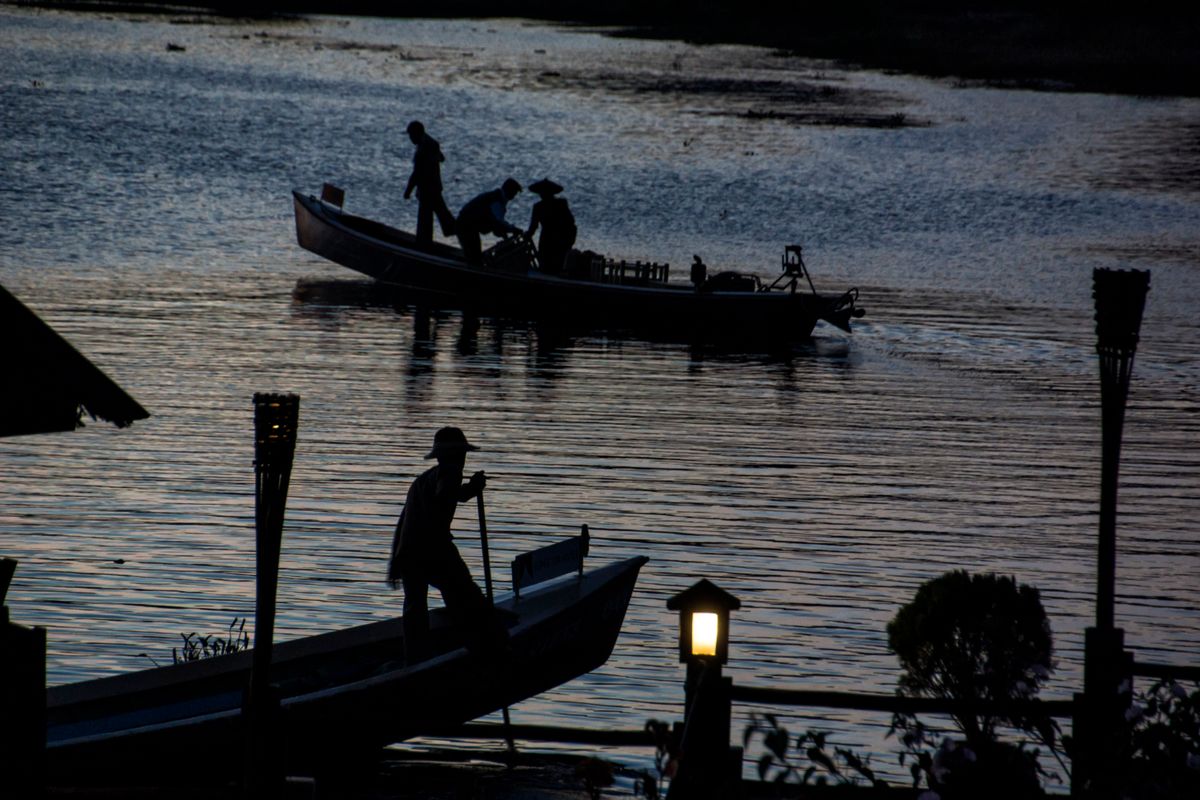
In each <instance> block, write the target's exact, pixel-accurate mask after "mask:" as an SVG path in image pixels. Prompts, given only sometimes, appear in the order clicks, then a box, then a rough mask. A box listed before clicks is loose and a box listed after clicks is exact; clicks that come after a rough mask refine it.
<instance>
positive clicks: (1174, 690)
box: [1171, 683, 1188, 700]
mask: <svg viewBox="0 0 1200 800" xmlns="http://www.w3.org/2000/svg"><path fill="white" fill-rule="evenodd" d="M1171 694H1173V695H1175V697H1176V699H1178V700H1187V696H1188V693H1187V689H1185V688H1183V687H1182V686H1180V685H1179V684H1178V683H1173V684H1171Z"/></svg>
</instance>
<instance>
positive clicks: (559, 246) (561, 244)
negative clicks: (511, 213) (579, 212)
mask: <svg viewBox="0 0 1200 800" xmlns="http://www.w3.org/2000/svg"><path fill="white" fill-rule="evenodd" d="M562 190H563V187H561V186H559V185H558V184H557V183H555V182H554V181H552V180H550V179H549V178H543V179H542V180H540V181H536V182H534V183H531V184H530V185H529V191H531V192H533V193H534V194H536V195H537V196H538V197H540V198H541V200H538V201H537V202H536V203H534V204H533V212H532V213H531V214H530V215H529V230H527V231H526V232H525V235H526V236H529V237H531V238H532V237H533V234H534V232H535V231H536V230H537V229H538V227H539V226H541V229H542V235H541V236H540V237H539V238H538V264H539V265H540V266H541V268H542V270H543V271H544V272H549V273H551V274H557V273H559V272H562V268H563V264H564V263H566V260H567V253H568V252H570V250H571V248H572V247H574V246H575V236H576V233H577V231H576V228H575V215H574V214H572V213H571V208H570V206H568V205H567V199H566V198H565V197H555V195H557V194H558V193H559V192H561V191H562Z"/></svg>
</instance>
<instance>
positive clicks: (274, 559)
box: [245, 393, 300, 797]
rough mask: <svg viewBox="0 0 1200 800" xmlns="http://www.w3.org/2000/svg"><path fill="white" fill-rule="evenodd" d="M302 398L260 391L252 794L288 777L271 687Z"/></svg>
mask: <svg viewBox="0 0 1200 800" xmlns="http://www.w3.org/2000/svg"><path fill="white" fill-rule="evenodd" d="M299 414H300V398H299V397H298V396H297V395H294V394H261V393H260V394H255V395H254V482H255V485H254V500H255V504H254V505H255V519H254V522H255V534H256V536H255V541H256V547H255V554H256V555H255V597H254V648H253V655H252V660H251V666H250V685H249V687H248V690H247V696H246V709H245V710H246V778H245V792H246V796H247V797H270V796H272V795H273V794H276V793H277V792H278V790H279V787H280V786H282V781H283V771H282V770H283V765H282V763H281V754H280V752H279V742H278V734H279V730H278V729H277V726H276V725H275V721H276V716H277V713H278V698H276V697H274V696H273V692H272V691H271V654H272V647H273V640H274V638H275V600H276V589H277V588H278V584H279V552H280V547H281V542H282V539H283V512H284V507H285V506H286V505H287V493H288V484H289V482H290V480H291V475H292V458H293V455H294V453H295V449H296V425H297V422H298V419H299Z"/></svg>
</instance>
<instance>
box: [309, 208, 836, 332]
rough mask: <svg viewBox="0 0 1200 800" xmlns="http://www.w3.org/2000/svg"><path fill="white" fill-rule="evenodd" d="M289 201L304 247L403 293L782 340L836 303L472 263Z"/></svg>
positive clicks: (582, 320) (505, 310) (637, 327)
mask: <svg viewBox="0 0 1200 800" xmlns="http://www.w3.org/2000/svg"><path fill="white" fill-rule="evenodd" d="M293 203H294V208H295V216H296V236H297V241H298V242H299V244H300V246H301V247H303V248H305V249H306V250H309V251H311V252H313V253H316V254H317V255H319V256H322V257H324V258H327V259H329V260H330V261H333V262H334V263H337V264H340V265H342V266H344V267H348V268H350V269H352V270H355V271H357V272H360V273H362V274H364V275H368V276H370V277H372V278H374V279H375V280H376V281H378V282H380V283H381V284H383V285H385V286H388V287H391V288H392V289H394V290H397V291H398V292H401V293H402V296H403V299H404V300H406V301H409V302H415V303H424V304H430V305H434V306H437V307H451V308H459V309H463V310H465V311H468V312H472V313H478V314H485V315H499V316H510V317H519V318H522V319H532V320H548V321H551V322H555V323H558V324H562V325H566V326H571V327H578V326H587V327H593V328H594V327H604V328H610V329H618V330H629V331H648V332H652V333H656V334H667V335H671V334H674V335H675V336H678V337H681V338H688V339H710V338H721V339H731V338H732V339H742V338H751V339H775V340H784V341H795V340H801V339H805V338H808V337H809V336H810V335H811V334H812V331H813V328H814V327H815V325H816V323H817V321H818V319H822V318H825V317H826V316H827V315H829V314H830V313H832V312H833V310H834V309H835V308H836V306H837V303H838V300H837V299H831V298H828V297H825V296H822V295H816V294H805V293H803V292H795V291H697V290H696V289H695V288H693V287H691V286H687V285H681V284H665V283H649V282H646V283H645V284H644V285H630V284H623V283H605V282H601V281H591V280H582V279H575V278H565V277H559V276H555V275H549V274H546V273H543V272H541V271H539V270H536V269H505V268H488V267H472V266H468V265H467V264H466V262H465V261H464V260H463V257H462V252H461V251H460V250H459V249H458V248H456V247H451V246H449V245H446V244H442V243H437V242H435V243H432V244H430V245H427V246H425V247H421V246H418V245H417V243H416V240H415V238H414V237H413V236H412V235H411V234H408V233H406V232H404V231H399V230H396V229H394V228H390V227H388V226H386V225H382V224H380V223H377V222H374V221H371V220H367V219H364V218H362V217H355V216H352V215H349V214H346V213H344V212H342V211H341V210H340V209H337V208H335V207H332V206H330V205H328V204H326V203H324V202H322V201H321V200H319V199H317V198H315V197H312V196H310V195H305V194H303V193H301V192H299V191H295V192H293Z"/></svg>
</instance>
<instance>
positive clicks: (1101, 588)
mask: <svg viewBox="0 0 1200 800" xmlns="http://www.w3.org/2000/svg"><path fill="white" fill-rule="evenodd" d="M1092 281H1093V289H1092V296H1093V298H1094V299H1095V302H1096V353H1097V355H1099V357H1100V427H1101V431H1100V435H1101V442H1100V524H1099V535H1098V536H1097V547H1096V624H1095V626H1094V627H1091V628H1088V629H1087V630H1086V631H1084V661H1083V694H1082V695H1081V696H1079V697H1078V700H1079V703H1078V711H1077V713H1076V714H1075V718H1074V720H1073V724H1072V727H1073V730H1074V733H1075V739H1076V742H1077V743H1078V751H1079V755H1078V756H1077V757H1076V758H1075V760H1074V763H1073V765H1072V770H1071V793H1072V794H1073V795H1075V796H1081V797H1089V798H1116V797H1118V796H1119V794H1120V791H1121V784H1120V782H1119V780H1118V778H1119V777H1120V775H1119V773H1120V765H1119V764H1118V763H1117V752H1118V748H1119V746H1120V742H1119V738H1120V736H1121V730H1122V725H1123V722H1124V720H1123V719H1122V715H1123V714H1124V711H1125V709H1126V708H1127V707H1128V703H1129V698H1130V694H1131V692H1132V686H1131V685H1130V684H1131V675H1132V665H1133V659H1132V656H1131V654H1130V653H1127V652H1126V651H1125V632H1124V631H1123V630H1121V629H1120V628H1118V627H1116V612H1115V609H1116V577H1117V488H1118V475H1119V471H1120V470H1119V467H1120V461H1121V439H1122V436H1123V431H1124V426H1125V407H1126V404H1127V401H1128V397H1129V383H1130V379H1131V378H1132V375H1133V357H1134V354H1135V353H1136V352H1137V344H1138V337H1139V334H1140V330H1141V326H1142V311H1143V309H1144V308H1145V305H1146V292H1147V291H1149V289H1150V273H1149V272H1144V271H1139V270H1129V271H1125V270H1107V269H1097V270H1094V271H1093V273H1092Z"/></svg>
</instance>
